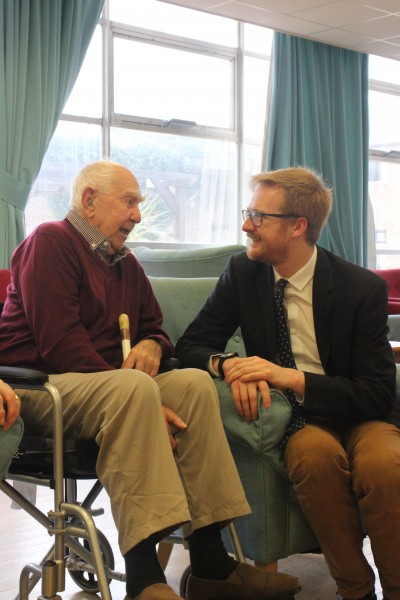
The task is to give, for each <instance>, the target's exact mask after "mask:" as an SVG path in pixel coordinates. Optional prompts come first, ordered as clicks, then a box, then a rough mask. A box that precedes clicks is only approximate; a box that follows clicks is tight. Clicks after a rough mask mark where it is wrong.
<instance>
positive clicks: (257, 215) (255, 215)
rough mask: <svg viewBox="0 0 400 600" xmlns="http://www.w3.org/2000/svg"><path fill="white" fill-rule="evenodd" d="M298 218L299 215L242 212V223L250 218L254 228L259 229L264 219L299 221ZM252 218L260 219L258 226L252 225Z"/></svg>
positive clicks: (244, 210) (255, 211)
mask: <svg viewBox="0 0 400 600" xmlns="http://www.w3.org/2000/svg"><path fill="white" fill-rule="evenodd" d="M300 216H301V215H296V214H294V213H262V212H259V211H258V210H247V209H246V208H244V209H243V210H242V217H243V221H245V220H246V219H248V218H249V217H250V221H251V222H252V224H253V225H254V227H261V225H262V222H263V218H264V217H275V218H276V219H299V218H300ZM254 218H258V219H260V223H259V224H258V225H256V223H254V221H253V219H254Z"/></svg>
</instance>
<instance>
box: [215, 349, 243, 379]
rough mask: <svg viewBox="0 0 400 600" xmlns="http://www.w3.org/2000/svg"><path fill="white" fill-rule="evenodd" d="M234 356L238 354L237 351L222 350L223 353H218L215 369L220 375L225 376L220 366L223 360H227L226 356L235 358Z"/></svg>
mask: <svg viewBox="0 0 400 600" xmlns="http://www.w3.org/2000/svg"><path fill="white" fill-rule="evenodd" d="M235 356H239V354H238V353H237V352H224V353H223V354H220V357H219V360H218V366H217V369H218V373H219V374H220V375H221V377H225V373H224V370H223V368H222V365H223V364H224V362H225V361H226V360H228V358H235Z"/></svg>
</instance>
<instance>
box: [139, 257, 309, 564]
mask: <svg viewBox="0 0 400 600" xmlns="http://www.w3.org/2000/svg"><path fill="white" fill-rule="evenodd" d="M244 249H245V248H244V246H229V247H226V246H225V247H221V248H212V249H206V250H204V249H201V250H182V251H179V250H158V249H157V250H152V249H150V248H143V247H140V248H136V249H135V251H134V253H135V255H136V256H137V258H138V260H139V262H141V264H142V266H143V268H144V270H145V271H146V273H147V274H148V275H149V279H150V281H151V284H152V286H153V289H154V292H155V295H156V297H157V299H158V301H159V303H160V306H161V309H162V311H163V315H164V328H165V330H166V331H167V333H168V335H169V336H170V337H171V340H172V342H173V343H175V342H176V341H177V339H178V338H179V337H180V336H181V335H182V333H183V331H184V330H185V328H186V327H187V325H188V324H189V323H190V322H191V321H192V319H193V318H194V316H195V315H196V314H197V312H198V310H199V309H200V308H201V306H202V305H203V303H204V302H205V301H206V299H207V298H208V296H209V294H210V293H211V291H212V290H213V288H214V286H215V284H216V282H217V278H218V276H219V275H220V274H221V273H222V272H223V270H224V268H225V266H226V264H227V262H228V259H229V256H231V254H232V253H234V252H238V251H241V250H244ZM163 259H164V260H163ZM207 266H208V268H207ZM207 270H208V276H206V273H207ZM165 273H167V274H168V276H164V274H165ZM199 273H200V275H199ZM227 349H228V350H233V351H235V352H238V354H239V355H240V356H245V350H244V346H243V341H242V337H241V332H240V330H237V331H236V332H235V334H234V335H233V336H232V338H231V339H230V340H229V342H228V345H227ZM214 382H215V385H216V386H217V390H218V394H219V399H220V405H221V417H222V421H223V423H224V427H225V431H226V434H227V437H228V440H229V444H230V446H231V450H232V454H233V456H234V459H235V462H236V464H237V467H238V471H239V474H240V477H241V479H242V483H243V486H244V489H245V491H246V495H247V499H248V501H249V504H250V506H251V508H252V514H251V515H249V516H246V517H242V518H240V519H237V520H236V521H235V525H236V529H237V532H238V535H239V538H240V542H241V545H242V549H243V552H244V554H245V556H246V557H247V558H249V559H253V560H255V561H258V562H263V563H270V562H274V561H276V560H278V559H280V558H285V557H287V556H289V555H290V554H295V553H298V552H306V551H310V550H312V549H314V548H316V547H317V546H318V544H317V542H316V540H315V537H314V535H313V533H312V531H311V529H310V528H309V526H308V525H307V523H306V521H305V519H304V517H303V514H302V512H301V510H300V507H299V505H298V503H297V500H296V496H295V494H294V492H293V489H292V486H291V484H290V483H289V481H288V479H287V476H286V472H285V468H284V465H283V462H282V459H281V455H280V452H279V451H278V449H277V444H278V442H279V440H280V439H281V437H282V435H283V432H284V431H285V428H286V425H287V423H288V420H289V417H290V405H289V402H288V400H287V399H286V397H285V396H284V395H283V394H282V393H281V392H278V391H273V392H272V407H271V408H270V409H268V410H266V409H264V407H263V406H261V404H260V418H259V419H258V421H255V422H251V423H249V422H246V421H245V420H244V419H242V418H241V417H239V415H237V413H236V410H235V408H234V405H233V402H232V398H231V393H230V388H229V386H228V385H227V384H226V383H225V382H223V381H221V380H219V379H215V380H214ZM226 543H227V544H228V545H229V543H230V542H229V539H228V538H226Z"/></svg>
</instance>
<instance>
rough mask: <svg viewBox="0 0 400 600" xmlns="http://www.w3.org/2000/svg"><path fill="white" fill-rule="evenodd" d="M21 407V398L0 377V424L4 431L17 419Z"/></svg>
mask: <svg viewBox="0 0 400 600" xmlns="http://www.w3.org/2000/svg"><path fill="white" fill-rule="evenodd" d="M20 408H21V400H20V398H19V397H18V396H17V395H16V394H15V393H14V390H12V389H11V388H10V387H9V386H8V385H7V384H6V383H4V381H2V380H1V379H0V426H1V427H3V428H4V430H5V431H7V430H8V429H10V427H12V426H13V425H14V423H15V421H16V420H17V417H18V415H19V411H20Z"/></svg>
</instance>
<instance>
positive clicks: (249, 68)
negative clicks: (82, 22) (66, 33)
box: [25, 0, 272, 246]
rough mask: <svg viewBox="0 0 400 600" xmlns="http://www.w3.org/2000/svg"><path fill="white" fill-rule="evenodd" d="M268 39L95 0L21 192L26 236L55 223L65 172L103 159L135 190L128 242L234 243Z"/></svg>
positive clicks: (226, 23) (239, 26)
mask: <svg viewBox="0 0 400 600" xmlns="http://www.w3.org/2000/svg"><path fill="white" fill-rule="evenodd" d="M107 15H109V18H107ZM271 41H272V32H271V31H270V30H268V29H266V28H263V27H257V26H254V25H247V24H243V23H238V22H237V21H234V20H232V19H225V18H222V17H218V16H215V15H209V14H206V13H202V12H198V11H194V10H189V9H186V8H183V7H179V6H175V5H172V4H168V3H165V2H158V1H157V0H135V2H126V0H106V3H105V9H104V11H103V15H102V17H101V19H100V22H99V25H98V27H97V30H96V32H95V35H94V37H93V40H92V42H91V44H90V48H89V50H88V53H87V55H86V57H85V62H84V65H83V67H82V70H81V73H80V75H79V78H78V80H77V82H76V84H75V87H74V89H73V91H72V93H71V96H70V98H69V100H68V102H67V104H66V106H65V108H64V113H63V115H62V117H61V120H60V122H59V124H58V127H57V130H56V132H55V134H54V136H53V139H52V141H51V144H50V146H49V148H48V151H47V154H46V156H45V159H44V161H43V165H42V168H41V172H40V174H39V176H38V178H37V180H36V182H35V185H34V187H33V189H32V193H31V195H30V199H29V202H28V205H27V209H26V212H25V217H26V227H27V233H29V232H30V231H32V229H33V228H34V227H36V226H37V225H38V224H39V223H40V222H43V221H46V220H54V219H60V218H63V216H64V215H65V214H66V212H67V210H68V203H69V188H70V183H71V180H72V178H73V176H74V174H75V173H76V172H77V171H78V170H79V169H80V168H81V167H82V166H83V165H84V164H86V163H87V162H90V161H93V160H98V159H100V158H101V157H109V158H111V159H112V160H114V161H117V162H119V163H121V164H123V165H125V166H127V167H128V168H130V169H131V170H132V171H133V172H134V174H135V175H136V177H137V178H138V180H139V183H140V185H141V188H142V191H143V192H144V193H145V195H146V201H145V202H144V203H143V204H142V205H141V209H142V213H143V215H142V216H143V218H142V223H141V224H140V225H139V226H137V227H135V229H134V230H133V232H132V234H131V239H130V241H129V242H128V245H129V244H132V245H133V244H134V243H143V242H146V243H150V244H162V245H166V246H173V245H176V246H179V245H182V244H190V245H193V244H198V245H203V244H206V245H211V244H226V243H236V242H239V241H241V240H242V233H241V223H240V221H239V214H240V213H239V211H240V208H242V207H243V206H245V205H246V204H247V201H248V194H249V193H250V192H249V190H248V179H249V176H250V175H251V174H253V173H255V172H257V171H259V170H260V164H261V152H262V142H263V132H264V120H265V112H266V97H267V88H268V76H269V56H270V48H271Z"/></svg>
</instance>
